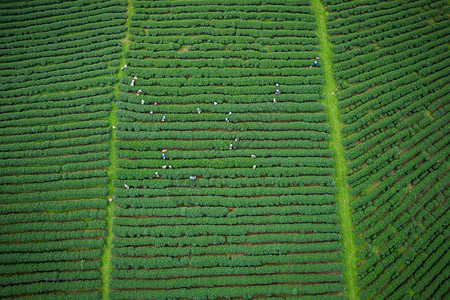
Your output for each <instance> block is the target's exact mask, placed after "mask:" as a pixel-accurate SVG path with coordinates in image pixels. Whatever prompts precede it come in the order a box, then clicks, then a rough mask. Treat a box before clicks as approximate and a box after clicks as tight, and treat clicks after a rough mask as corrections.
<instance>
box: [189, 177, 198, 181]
mask: <svg viewBox="0 0 450 300" xmlns="http://www.w3.org/2000/svg"><path fill="white" fill-rule="evenodd" d="M196 178H197V177H196V176H190V177H189V179H190V180H195V179H196Z"/></svg>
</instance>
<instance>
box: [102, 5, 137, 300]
mask: <svg viewBox="0 0 450 300" xmlns="http://www.w3.org/2000/svg"><path fill="white" fill-rule="evenodd" d="M133 13H134V7H133V6H132V0H128V4H127V21H126V23H125V26H127V30H126V32H125V37H124V38H123V39H121V40H120V43H121V44H122V50H121V51H120V52H119V54H120V55H121V56H120V59H119V65H118V66H116V68H119V72H118V73H117V74H116V76H117V78H118V80H117V82H116V83H115V84H114V86H113V87H114V90H113V91H112V93H113V95H114V97H113V101H112V109H111V112H110V114H109V117H108V120H109V121H110V129H111V139H110V140H109V160H110V165H109V167H108V169H107V170H108V178H109V183H108V189H109V195H108V198H112V197H113V195H114V184H113V180H115V179H116V175H115V172H116V168H117V164H116V161H117V154H116V148H115V147H114V143H115V141H116V135H115V131H116V129H114V128H115V127H116V126H117V122H118V120H117V116H116V111H117V104H116V102H115V101H114V99H117V94H118V92H119V83H120V79H121V78H122V76H124V75H125V72H124V70H122V69H121V68H122V67H123V66H124V65H125V52H126V51H127V50H128V44H129V40H128V37H129V36H130V33H129V30H128V29H129V28H130V22H131V16H132V15H133ZM114 206H115V204H114V199H113V201H111V202H109V203H108V206H107V208H106V211H107V213H108V214H107V216H106V231H107V235H106V238H105V247H104V249H103V254H102V267H101V279H102V288H101V293H102V299H103V300H107V299H109V292H110V287H109V282H110V280H111V271H112V263H111V259H112V255H111V248H112V238H113V232H112V227H113V218H114Z"/></svg>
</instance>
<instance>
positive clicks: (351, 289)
mask: <svg viewBox="0 0 450 300" xmlns="http://www.w3.org/2000/svg"><path fill="white" fill-rule="evenodd" d="M311 5H312V8H313V10H314V15H315V17H316V22H317V35H318V37H319V46H320V51H319V58H320V60H319V64H320V65H321V67H322V68H323V69H324V72H325V74H324V76H325V84H324V86H323V94H324V96H325V99H324V100H323V101H322V103H323V104H324V105H325V107H326V108H325V111H326V113H327V115H328V124H329V125H330V127H331V137H330V144H329V147H330V148H331V149H333V151H334V161H335V172H334V175H333V178H334V180H335V182H336V187H337V189H338V192H337V194H336V200H337V206H338V214H339V218H340V220H341V232H342V243H343V246H344V264H345V271H344V277H345V282H346V287H347V288H346V289H347V297H348V298H349V299H359V297H358V289H357V287H356V251H355V245H354V243H353V233H352V228H353V224H352V215H351V211H350V203H349V200H350V197H349V194H348V189H347V184H346V182H345V175H346V171H347V166H346V161H345V158H344V148H343V146H342V133H341V122H340V121H339V116H340V115H341V113H340V111H339V108H338V101H337V99H336V95H335V93H336V81H335V80H334V78H333V64H332V63H331V56H332V52H331V48H330V44H329V42H328V35H327V32H326V24H325V22H326V11H325V8H324V6H323V4H322V2H321V1H320V0H311Z"/></svg>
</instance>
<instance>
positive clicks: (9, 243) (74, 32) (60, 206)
mask: <svg viewBox="0 0 450 300" xmlns="http://www.w3.org/2000/svg"><path fill="white" fill-rule="evenodd" d="M125 5H126V1H107V2H101V3H93V2H92V1H91V3H90V2H89V1H63V2H61V1H47V0H45V1H30V2H27V3H21V4H20V5H18V3H17V2H10V3H5V2H4V3H2V4H0V10H1V16H0V23H1V25H0V27H1V30H0V66H1V70H0V76H1V84H0V94H1V100H0V111H1V114H0V158H1V160H0V297H1V298H4V299H6V298H8V297H27V298H30V297H37V296H39V297H46V298H47V299H50V298H51V299H56V298H57V297H62V298H64V299H70V298H73V299H82V298H90V299H92V298H95V297H97V298H98V297H100V286H101V281H100V267H101V261H100V257H101V255H102V252H103V246H104V236H105V233H106V231H105V226H106V223H105V221H104V219H105V217H106V211H105V207H106V204H107V203H108V201H107V199H106V196H107V195H108V189H107V188H106V185H107V183H108V181H109V179H108V177H107V173H106V167H107V166H108V165H109V160H108V155H109V143H108V142H109V140H110V138H111V128H110V124H109V121H108V120H107V119H106V118H107V116H108V115H109V111H110V110H111V103H112V94H111V91H112V87H111V85H112V84H113V83H114V82H116V81H117V77H116V76H115V75H114V74H115V73H117V70H118V68H117V67H113V66H114V65H115V64H117V59H118V58H119V55H118V52H119V51H120V49H121V48H120V43H119V41H118V39H120V38H121V37H123V36H124V31H125V27H124V26H123V25H124V23H125V19H126V14H125ZM114 62H116V63H114Z"/></svg>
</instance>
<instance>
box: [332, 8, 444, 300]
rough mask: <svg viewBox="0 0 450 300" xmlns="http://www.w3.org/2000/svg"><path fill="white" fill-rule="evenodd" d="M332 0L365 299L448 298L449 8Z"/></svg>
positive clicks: (336, 61)
mask: <svg viewBox="0 0 450 300" xmlns="http://www.w3.org/2000/svg"><path fill="white" fill-rule="evenodd" d="M324 2H325V3H326V4H327V10H328V11H329V15H328V23H327V26H328V34H329V35H330V36H331V37H330V41H331V42H332V43H333V44H334V45H333V46H332V50H333V52H334V53H335V55H334V56H333V61H334V71H335V73H334V75H335V78H336V80H337V82H338V86H339V88H340V91H339V92H338V93H337V94H336V96H337V98H338V100H339V106H340V108H341V111H342V115H341V121H342V122H343V123H344V124H345V125H344V127H343V130H342V132H343V134H344V141H343V145H344V147H345V155H346V158H347V159H348V165H347V166H348V169H349V174H348V175H349V176H348V184H349V185H350V186H351V189H350V195H351V196H353V197H354V201H353V202H352V203H351V206H352V208H353V222H354V228H353V232H354V234H355V242H356V244H357V245H358V248H359V253H358V257H359V259H360V264H359V266H358V270H357V271H358V286H359V287H360V289H361V291H360V297H361V298H368V297H385V298H390V299H400V298H402V297H404V296H408V295H409V296H414V298H416V297H417V298H418V299H419V298H420V299H426V298H429V297H432V298H433V299H439V298H441V297H443V298H445V295H448V292H449V290H448V287H449V284H448V283H449V275H450V274H449V270H448V259H449V257H448V253H447V250H448V247H449V242H448V235H449V232H448V228H447V227H448V226H447V223H448V219H449V202H448V201H447V198H448V180H449V175H448V142H449V138H448V133H449V132H448V117H449V115H448V100H449V98H448V94H449V90H448V89H449V87H448V82H449V78H450V77H449V73H448V66H449V62H450V57H449V56H450V52H449V51H448V43H449V34H448V33H449V30H450V26H449V25H450V21H449V19H448V12H449V6H448V5H447V3H446V2H445V1H426V0H424V1H407V3H404V1H387V2H383V1H348V2H344V3H340V1H324ZM387 21H389V22H387Z"/></svg>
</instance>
